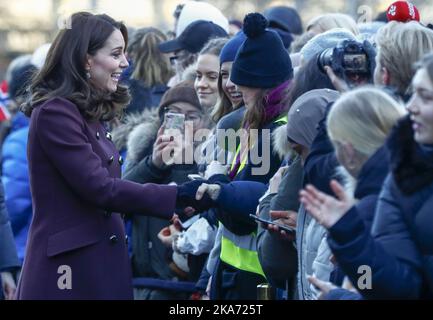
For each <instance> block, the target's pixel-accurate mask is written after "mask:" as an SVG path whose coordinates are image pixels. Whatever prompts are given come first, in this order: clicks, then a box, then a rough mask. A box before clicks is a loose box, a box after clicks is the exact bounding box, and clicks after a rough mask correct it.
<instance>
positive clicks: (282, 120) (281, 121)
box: [230, 115, 288, 175]
mask: <svg viewBox="0 0 433 320" xmlns="http://www.w3.org/2000/svg"><path fill="white" fill-rule="evenodd" d="M287 122H288V118H287V115H284V116H281V117H280V118H278V119H277V120H275V121H274V123H276V124H279V125H283V124H286V123H287ZM240 151H241V144H240V143H239V145H238V147H237V149H236V153H235V156H234V157H233V161H232V165H231V166H230V171H232V170H233V168H234V167H235V165H236V159H237V158H238V154H239V152H240ZM246 155H247V156H248V153H246ZM240 162H241V164H240V166H239V168H238V171H237V172H236V175H237V174H238V173H239V172H241V171H242V169H243V168H244V167H245V165H246V164H247V159H246V157H245V158H244V159H241V160H240Z"/></svg>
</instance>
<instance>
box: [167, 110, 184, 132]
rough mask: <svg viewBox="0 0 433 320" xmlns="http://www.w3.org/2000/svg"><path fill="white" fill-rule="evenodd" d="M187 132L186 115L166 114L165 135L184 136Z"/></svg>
mask: <svg viewBox="0 0 433 320" xmlns="http://www.w3.org/2000/svg"><path fill="white" fill-rule="evenodd" d="M184 131H185V115H184V114H182V113H174V112H167V113H165V114H164V133H165V134H171V135H175V134H183V132H184Z"/></svg>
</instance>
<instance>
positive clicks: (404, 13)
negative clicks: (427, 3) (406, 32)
mask: <svg viewBox="0 0 433 320" xmlns="http://www.w3.org/2000/svg"><path fill="white" fill-rule="evenodd" d="M386 16H387V18H388V21H400V22H408V21H412V20H415V21H419V20H420V16H419V11H418V9H417V7H415V6H414V5H413V4H412V3H411V2H408V1H396V2H394V3H392V4H391V5H390V6H389V8H388V10H387V11H386Z"/></svg>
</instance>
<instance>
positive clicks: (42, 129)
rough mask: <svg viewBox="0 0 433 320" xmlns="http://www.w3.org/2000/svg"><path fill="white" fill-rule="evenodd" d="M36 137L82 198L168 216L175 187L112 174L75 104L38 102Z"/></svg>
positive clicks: (102, 205) (107, 206)
mask: <svg viewBox="0 0 433 320" xmlns="http://www.w3.org/2000/svg"><path fill="white" fill-rule="evenodd" d="M41 108H42V110H40V112H38V113H37V114H36V116H37V117H38V118H37V119H36V122H37V128H36V132H37V137H38V139H39V141H40V143H41V145H42V148H43V150H44V152H45V153H46V154H47V156H48V158H49V159H50V161H51V162H52V164H53V166H54V167H55V168H56V169H57V170H58V171H59V172H60V174H61V175H62V176H63V178H64V179H65V182H66V183H67V185H69V186H70V188H71V190H72V191H73V192H74V193H76V194H78V195H79V196H80V197H81V198H82V199H83V200H84V201H86V202H89V203H91V204H93V205H95V206H97V207H100V208H104V209H106V210H111V211H115V212H127V213H138V214H148V215H154V216H158V217H162V218H170V217H171V216H172V215H173V212H174V209H175V203H176V187H175V186H162V185H156V184H143V185H141V184H137V183H133V182H130V181H125V180H121V179H120V178H113V177H111V176H110V174H109V172H108V170H107V169H106V168H104V167H103V165H102V162H101V158H100V157H99V156H98V155H97V154H96V153H95V152H94V151H93V149H92V145H91V143H90V142H89V139H88V137H87V135H86V134H85V131H84V129H85V128H84V126H85V124H84V120H83V118H82V116H81V114H80V113H79V111H78V109H77V108H74V107H73V106H72V105H68V104H66V103H62V102H60V103H50V104H45V105H44V106H41Z"/></svg>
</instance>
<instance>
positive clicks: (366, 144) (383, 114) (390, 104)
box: [327, 87, 406, 157]
mask: <svg viewBox="0 0 433 320" xmlns="http://www.w3.org/2000/svg"><path fill="white" fill-rule="evenodd" d="M405 113H406V111H405V108H404V106H403V105H402V104H400V103H398V102H397V101H395V100H394V99H393V98H391V97H390V96H389V95H387V94H386V93H384V92H383V91H381V90H379V89H375V88H373V87H363V88H359V89H355V90H353V91H349V92H347V93H345V94H343V95H342V96H341V97H340V98H339V99H338V100H337V102H336V103H335V104H334V105H333V106H332V108H331V111H330V112H329V115H328V118H327V127H328V134H329V137H330V138H331V140H332V142H333V143H336V142H340V143H345V142H348V143H351V144H352V146H353V147H354V148H355V150H357V151H358V152H359V153H361V154H362V155H364V156H367V157H370V156H371V155H372V154H373V153H374V152H375V151H376V150H377V149H378V148H379V147H381V146H382V145H383V144H384V142H385V139H386V137H387V136H388V134H389V133H390V131H391V129H392V127H393V126H394V125H395V123H396V122H397V120H398V119H399V118H401V117H402V116H404V115H405Z"/></svg>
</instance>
